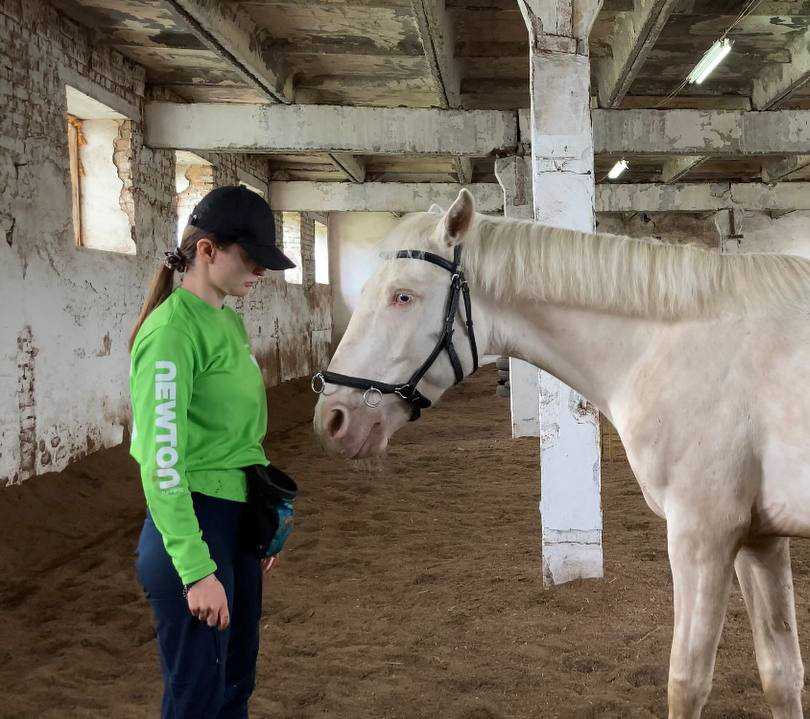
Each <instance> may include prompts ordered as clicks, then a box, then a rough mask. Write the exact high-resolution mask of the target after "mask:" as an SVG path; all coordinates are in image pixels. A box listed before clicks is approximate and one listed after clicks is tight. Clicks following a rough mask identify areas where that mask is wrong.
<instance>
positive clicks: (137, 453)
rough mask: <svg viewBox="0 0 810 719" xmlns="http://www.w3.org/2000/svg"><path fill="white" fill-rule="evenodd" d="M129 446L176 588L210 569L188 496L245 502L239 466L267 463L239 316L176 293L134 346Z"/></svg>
mask: <svg viewBox="0 0 810 719" xmlns="http://www.w3.org/2000/svg"><path fill="white" fill-rule="evenodd" d="M130 393H131V395H132V418H133V428H132V444H131V446H130V454H131V455H132V456H133V457H134V458H135V459H136V460H137V461H138V463H139V464H140V467H141V481H142V482H143V489H144V494H145V495H146V502H147V505H148V506H149V511H150V513H151V515H152V519H153V520H154V522H155V526H156V527H157V529H158V531H159V532H160V534H161V535H162V537H163V542H164V544H165V546H166V551H167V552H168V553H169V556H170V557H171V558H172V562H173V563H174V566H175V568H176V569H177V573H178V574H179V575H180V579H181V580H182V582H183V583H184V584H189V583H191V582H194V581H196V580H198V579H201V578H203V577H206V576H208V575H209V574H211V573H212V572H213V571H215V570H216V568H217V567H216V564H215V563H214V560H213V559H212V558H211V555H210V553H209V551H208V546H207V545H206V543H205V542H204V541H203V539H202V533H201V531H200V527H199V524H198V523H197V517H196V515H195V514H194V507H193V505H192V502H191V492H200V493H201V494H206V495H209V496H211V497H219V498H221V499H229V500H232V501H237V502H244V501H245V499H246V486H245V475H244V472H242V471H241V469H240V468H241V467H246V466H248V465H251V464H267V459H266V458H265V455H264V450H263V449H262V440H263V439H264V435H265V433H266V431H267V400H266V396H265V393H264V383H263V381H262V375H261V371H260V370H259V366H258V364H257V363H256V360H255V358H254V357H253V355H252V354H251V351H250V342H249V340H248V337H247V333H246V332H245V327H244V324H243V323H242V320H241V318H240V317H239V315H237V314H236V313H235V312H234V311H233V310H231V309H230V308H228V307H223V308H221V309H216V308H214V307H212V306H211V305H209V304H208V303H207V302H205V300H202V299H201V298H199V297H197V296H196V295H195V294H193V293H191V292H189V291H188V290H185V289H183V288H182V287H181V288H178V289H176V290H175V291H174V292H172V294H171V295H169V297H167V298H166V300H164V301H163V303H161V304H160V305H159V306H158V307H156V308H155V309H154V310H153V311H152V312H151V314H150V315H149V316H148V317H147V318H146V321H145V322H144V323H143V325H142V326H141V328H140V330H139V331H138V335H137V337H136V338H135V343H134V345H133V347H132V364H131V368H130Z"/></svg>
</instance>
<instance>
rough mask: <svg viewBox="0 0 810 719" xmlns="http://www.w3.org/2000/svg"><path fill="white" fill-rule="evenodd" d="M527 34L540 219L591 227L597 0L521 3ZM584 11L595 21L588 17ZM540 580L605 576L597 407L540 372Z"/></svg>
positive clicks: (523, 0)
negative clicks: (592, 38) (591, 37)
mask: <svg viewBox="0 0 810 719" xmlns="http://www.w3.org/2000/svg"><path fill="white" fill-rule="evenodd" d="M519 4H520V9H521V12H522V13H523V17H524V20H525V21H526V25H527V29H528V31H529V46H530V70H529V77H530V85H531V147H532V188H533V204H534V217H535V219H536V220H537V221H538V222H542V223H543V224H547V225H555V226H557V227H566V228H570V229H574V230H580V231H584V232H592V231H593V229H594V176H593V131H592V128H591V113H590V60H589V57H588V37H587V34H588V31H589V30H588V28H590V26H591V24H592V18H593V17H594V16H595V14H596V12H597V11H598V8H599V6H600V5H601V2H599V1H598V0H519ZM583 16H586V17H587V18H588V20H587V21H583V20H582V18H583ZM540 424H541V427H540V428H541V439H540V446H541V499H540V512H541V515H542V525H543V536H542V541H543V579H544V582H545V584H546V585H547V586H549V585H554V584H561V583H563V582H568V581H571V580H573V579H579V578H583V577H601V576H603V569H602V509H601V501H600V490H601V468H600V447H599V413H598V411H597V410H596V408H595V407H594V406H593V405H591V404H590V403H588V402H587V401H586V400H585V399H584V398H583V397H580V396H579V395H578V394H577V393H576V392H574V391H573V390H572V389H571V388H570V387H567V386H565V385H564V384H562V383H561V382H560V381H559V380H558V379H557V378H555V377H553V376H551V375H549V374H548V373H546V372H541V373H540Z"/></svg>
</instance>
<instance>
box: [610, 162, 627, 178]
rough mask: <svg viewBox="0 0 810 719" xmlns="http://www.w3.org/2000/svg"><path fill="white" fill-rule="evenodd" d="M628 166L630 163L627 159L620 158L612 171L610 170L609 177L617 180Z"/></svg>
mask: <svg viewBox="0 0 810 719" xmlns="http://www.w3.org/2000/svg"><path fill="white" fill-rule="evenodd" d="M628 167H630V163H628V162H627V160H619V161H618V162H617V163H616V164H615V165H613V167H612V168H611V170H610V172H608V178H609V179H611V180H615V179H616V178H617V177H618V176H619V175H621V174H622V173H623V172H624V171H625V170H626V169H627V168H628Z"/></svg>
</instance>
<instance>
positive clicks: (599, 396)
mask: <svg viewBox="0 0 810 719" xmlns="http://www.w3.org/2000/svg"><path fill="white" fill-rule="evenodd" d="M481 233H482V234H481V236H480V238H479V239H480V244H477V246H476V247H475V249H474V250H473V253H472V255H473V258H472V260H471V261H472V262H473V263H475V264H477V267H476V268H475V269H478V268H483V267H486V268H490V267H499V268H501V271H503V272H507V273H508V275H507V276H508V277H509V278H510V281H514V282H515V284H516V287H515V288H512V289H508V290H504V289H503V288H501V290H500V291H499V290H498V283H497V281H496V280H497V278H495V281H493V278H491V277H490V278H489V279H486V278H485V274H486V273H484V272H482V271H480V270H479V271H474V272H472V273H471V274H472V275H473V277H474V281H475V282H477V283H478V284H479V287H478V288H477V289H478V293H479V297H481V300H482V303H483V305H484V306H485V308H486V310H485V311H486V312H487V313H489V314H490V315H491V318H492V322H491V324H490V328H491V337H492V347H491V352H492V353H502V354H508V355H510V356H512V357H518V358H520V359H524V360H526V361H527V362H531V363H532V364H534V365H537V366H538V367H541V368H542V369H545V370H547V371H548V372H551V373H552V374H554V375H555V376H557V377H558V378H559V379H560V380H562V381H563V382H565V383H566V384H568V385H569V386H571V387H573V388H574V389H576V390H577V391H579V392H580V393H581V394H583V395H585V396H586V397H588V399H590V400H591V401H593V402H594V403H596V404H597V406H599V407H600V409H602V410H603V411H607V409H608V406H609V401H610V398H611V396H614V395H615V394H616V392H619V391H621V389H620V388H621V386H622V384H623V382H624V379H625V377H627V376H628V375H629V374H630V373H632V370H633V367H634V365H635V363H636V362H637V360H638V358H639V357H640V356H641V355H643V353H644V351H645V349H646V348H647V347H648V346H649V343H650V338H651V337H653V336H655V335H656V333H657V332H659V331H661V329H662V328H663V324H662V323H661V322H657V321H654V320H650V319H647V318H644V317H641V316H639V315H638V313H628V312H623V311H619V310H618V309H610V308H611V307H613V306H616V305H619V304H620V303H619V302H618V301H617V300H616V299H614V298H612V297H610V294H611V292H612V290H613V289H614V288H619V287H621V285H620V284H619V283H620V282H622V281H631V277H630V276H631V275H632V274H633V273H634V272H636V270H637V268H636V267H635V266H634V264H633V261H634V259H635V258H625V260H626V261H625V262H624V264H625V266H626V270H627V273H628V274H627V275H626V276H624V277H622V278H616V277H612V276H606V275H603V274H601V273H606V272H610V271H611V270H610V267H611V266H615V263H611V262H605V261H604V257H603V256H602V255H599V254H597V253H594V252H593V251H590V248H591V247H592V244H591V240H590V238H589V236H587V235H583V234H581V233H576V232H570V231H567V230H558V229H555V228H551V227H541V226H539V225H533V224H527V223H519V222H515V223H510V222H503V221H500V222H499V223H493V224H488V225H483V226H482V229H481ZM583 242H584V243H586V244H585V246H584V247H583V248H581V249H582V251H577V247H576V245H577V243H583ZM542 243H550V244H547V245H545V248H544V250H543V254H541V253H538V252H535V249H536V248H538V247H540V246H542ZM569 243H573V246H574V248H575V250H574V251H573V252H571V253H570V254H569V253H567V252H561V251H560V250H561V249H562V248H566V247H569V246H570V244H569ZM555 248H556V249H555ZM607 249H608V251H609V247H608V248H607ZM535 267H536V268H537V269H536V271H535V270H534V269H533V268H535ZM543 273H546V274H543ZM550 273H553V274H550ZM640 274H644V273H640ZM585 278H588V279H589V281H590V283H589V285H587V288H588V290H587V291H585V292H582V291H580V290H581V289H582V288H583V280H584V279H585ZM482 282H485V283H488V284H489V289H487V290H485V289H482V288H481V287H480V284H481V283H482ZM533 285H534V286H533Z"/></svg>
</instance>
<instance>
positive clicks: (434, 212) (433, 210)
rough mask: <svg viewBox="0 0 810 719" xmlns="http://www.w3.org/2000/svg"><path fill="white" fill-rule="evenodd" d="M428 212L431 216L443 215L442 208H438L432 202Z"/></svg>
mask: <svg viewBox="0 0 810 719" xmlns="http://www.w3.org/2000/svg"><path fill="white" fill-rule="evenodd" d="M428 212H429V213H430V214H431V215H443V214H444V208H443V207H439V206H438V205H437V204H436V203H435V202H434V203H433V204H432V205H431V206H430V209H429V210H428Z"/></svg>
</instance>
